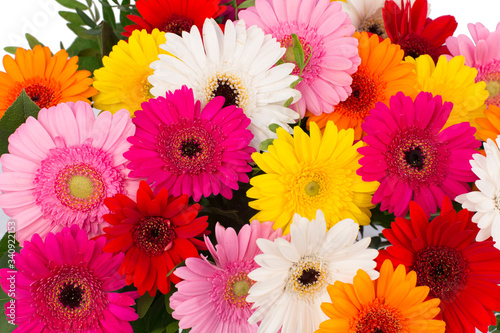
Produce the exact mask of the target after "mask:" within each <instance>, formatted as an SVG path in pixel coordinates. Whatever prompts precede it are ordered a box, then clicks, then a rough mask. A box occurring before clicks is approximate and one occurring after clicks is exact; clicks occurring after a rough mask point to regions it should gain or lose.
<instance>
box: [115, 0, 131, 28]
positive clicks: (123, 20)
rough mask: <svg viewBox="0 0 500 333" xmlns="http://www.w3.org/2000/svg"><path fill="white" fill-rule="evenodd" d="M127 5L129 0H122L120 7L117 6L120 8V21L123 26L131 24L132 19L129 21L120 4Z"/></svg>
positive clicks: (125, 11)
mask: <svg viewBox="0 0 500 333" xmlns="http://www.w3.org/2000/svg"><path fill="white" fill-rule="evenodd" d="M128 5H130V0H123V1H122V3H121V7H118V8H120V23H121V24H122V26H123V27H125V26H127V25H129V24H132V21H130V20H129V19H128V18H127V15H128V12H127V10H124V9H122V6H123V7H125V6H128Z"/></svg>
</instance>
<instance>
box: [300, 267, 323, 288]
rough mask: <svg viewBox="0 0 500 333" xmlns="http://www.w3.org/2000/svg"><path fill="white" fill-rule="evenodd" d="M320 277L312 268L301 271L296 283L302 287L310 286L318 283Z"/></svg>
mask: <svg viewBox="0 0 500 333" xmlns="http://www.w3.org/2000/svg"><path fill="white" fill-rule="evenodd" d="M319 275H320V272H318V271H317V270H315V269H312V268H307V269H304V270H303V271H302V275H301V276H300V277H299V278H298V281H299V282H300V283H301V284H302V285H303V286H308V285H310V284H314V283H315V282H316V281H318V277H319Z"/></svg>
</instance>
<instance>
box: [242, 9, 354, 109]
mask: <svg viewBox="0 0 500 333" xmlns="http://www.w3.org/2000/svg"><path fill="white" fill-rule="evenodd" d="M239 16H240V18H242V19H244V20H245V21H246V22H247V24H248V25H249V26H251V25H257V26H258V27H260V28H262V29H263V30H264V32H265V33H266V34H271V35H272V36H273V37H275V38H276V39H277V40H278V42H279V43H281V46H282V47H284V48H286V49H287V51H286V53H285V54H284V55H283V58H282V59H283V61H285V62H289V63H292V64H293V65H294V67H295V68H294V70H293V74H295V75H297V74H299V73H300V70H299V67H298V66H297V65H296V62H295V57H294V55H293V50H292V45H293V40H292V36H291V35H292V34H296V35H297V37H298V39H299V41H300V43H301V45H302V48H303V49H304V57H305V60H304V62H307V64H306V66H305V67H304V70H303V71H302V73H301V77H302V79H303V80H302V81H301V82H300V83H299V84H298V85H297V87H296V88H297V89H298V90H299V91H300V92H301V93H302V99H301V100H299V102H298V103H297V104H296V105H295V106H292V108H293V109H294V110H300V114H301V115H302V116H304V114H305V112H306V109H307V110H309V111H310V112H312V113H313V114H315V115H319V114H320V113H322V112H327V113H329V112H332V111H333V108H334V105H336V104H338V103H339V102H340V101H344V100H346V98H347V96H349V94H350V93H351V88H350V85H351V82H352V78H351V74H353V73H354V72H355V71H356V69H357V67H358V65H359V63H360V58H359V55H358V50H357V44H358V42H357V40H356V39H355V38H353V37H350V36H352V35H353V33H354V26H353V25H352V24H351V20H350V19H349V16H348V15H347V13H345V12H343V11H342V6H341V4H340V3H339V2H335V1H334V2H330V1H329V0H303V1H287V0H274V1H270V0H256V1H255V7H250V8H248V9H245V10H242V11H241V12H240V13H239Z"/></svg>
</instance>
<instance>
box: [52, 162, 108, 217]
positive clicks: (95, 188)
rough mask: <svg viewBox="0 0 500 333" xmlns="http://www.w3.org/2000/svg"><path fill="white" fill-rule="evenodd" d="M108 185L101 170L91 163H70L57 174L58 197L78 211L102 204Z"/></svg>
mask: <svg viewBox="0 0 500 333" xmlns="http://www.w3.org/2000/svg"><path fill="white" fill-rule="evenodd" d="M105 189H106V186H105V185H104V181H103V179H102V175H101V174H100V172H98V171H96V170H95V168H93V167H92V166H91V165H90V164H86V163H78V164H73V165H68V166H66V167H65V168H63V169H62V170H61V171H59V173H58V174H57V176H56V181H55V190H56V197H57V198H58V199H59V200H60V202H61V204H62V205H64V206H66V207H69V208H71V209H72V210H77V211H88V210H91V209H92V208H95V207H96V206H97V205H99V204H101V202H102V201H103V200H104V197H105V193H106V191H105Z"/></svg>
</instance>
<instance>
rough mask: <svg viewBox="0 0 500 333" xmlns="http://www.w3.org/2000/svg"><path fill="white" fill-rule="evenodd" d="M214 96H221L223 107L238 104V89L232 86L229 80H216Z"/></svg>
mask: <svg viewBox="0 0 500 333" xmlns="http://www.w3.org/2000/svg"><path fill="white" fill-rule="evenodd" d="M213 95H214V96H222V97H224V98H225V99H226V100H225V101H224V106H223V107H224V108H225V107H226V106H229V105H236V106H238V91H237V90H236V89H235V88H234V87H233V86H232V84H231V82H229V81H227V80H223V79H218V80H217V88H215V90H213Z"/></svg>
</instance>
